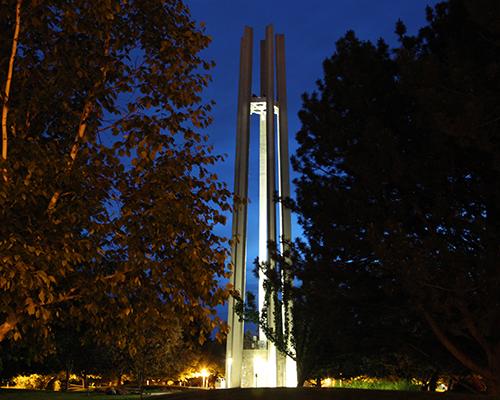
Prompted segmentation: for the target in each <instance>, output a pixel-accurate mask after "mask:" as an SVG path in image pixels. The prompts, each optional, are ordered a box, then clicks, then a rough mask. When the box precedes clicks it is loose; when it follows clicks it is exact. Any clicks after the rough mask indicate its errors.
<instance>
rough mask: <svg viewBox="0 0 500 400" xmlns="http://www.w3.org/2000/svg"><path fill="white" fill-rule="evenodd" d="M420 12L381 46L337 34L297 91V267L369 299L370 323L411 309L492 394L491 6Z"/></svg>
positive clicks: (498, 161)
mask: <svg viewBox="0 0 500 400" xmlns="http://www.w3.org/2000/svg"><path fill="white" fill-rule="evenodd" d="M427 20H428V24H427V26H425V27H424V28H422V29H421V30H420V32H419V34H418V35H416V36H409V35H407V34H406V29H405V27H404V24H403V23H402V22H399V23H398V24H397V27H396V32H397V34H398V36H399V38H400V45H399V46H398V47H397V48H396V49H394V51H390V50H389V48H388V46H387V45H386V44H385V43H384V42H383V41H382V40H380V41H379V42H378V43H377V44H373V43H371V42H364V41H361V40H359V39H357V38H356V36H355V35H354V33H352V32H349V33H347V35H346V36H345V37H344V38H342V39H341V40H339V41H338V43H337V49H336V52H335V53H334V54H333V56H332V57H330V58H329V59H327V60H325V62H324V77H323V79H322V80H320V81H318V89H317V91H316V92H314V93H312V94H309V95H307V94H306V95H304V104H303V109H302V111H301V112H300V118H301V121H302V128H301V130H300V132H299V133H298V134H297V140H298V142H299V145H300V147H299V149H298V151H297V154H296V156H295V159H294V162H293V164H294V168H295V169H296V170H297V171H298V172H299V173H300V178H299V179H298V180H297V181H296V184H297V208H298V211H299V213H300V222H301V224H302V226H303V227H304V231H305V236H306V238H307V244H308V246H307V247H306V253H307V256H306V258H307V259H308V260H309V261H308V266H309V267H312V268H313V269H312V270H311V271H305V272H304V274H315V273H316V272H315V271H316V270H318V272H317V275H316V276H315V277H313V278H307V279H312V281H313V282H319V283H322V281H324V276H325V275H324V272H323V270H325V271H327V272H326V276H331V277H332V279H333V281H332V282H331V283H330V285H329V287H330V290H331V291H332V292H333V293H332V295H331V296H327V299H325V301H328V302H329V304H331V305H332V307H337V304H338V303H336V302H337V299H338V297H339V296H341V297H343V298H346V299H349V298H350V297H353V298H354V300H355V302H354V303H353V302H352V301H351V300H349V301H348V302H347V304H346V306H345V307H348V306H349V304H351V305H352V304H358V305H360V306H361V307H362V309H365V310H368V309H370V308H372V312H373V313H374V314H373V316H374V317H375V316H376V318H380V321H384V320H385V321H386V322H387V324H385V325H384V324H382V326H385V328H384V330H383V331H382V333H388V332H390V330H391V326H392V327H396V331H398V332H399V328H400V327H404V318H405V316H408V317H409V318H410V320H411V319H412V318H413V317H412V316H413V315H419V316H420V317H421V321H424V322H425V325H422V326H423V327H425V328H426V330H427V331H429V332H430V331H432V332H433V334H434V335H435V337H436V338H437V339H438V340H439V342H440V343H441V345H442V346H443V347H444V348H446V349H447V351H448V352H449V354H451V355H452V356H453V357H454V358H455V359H456V360H458V361H459V362H460V363H461V364H462V365H463V366H464V367H466V368H467V369H469V370H470V371H471V372H473V373H475V374H479V375H481V376H482V377H483V378H484V380H485V381H486V382H487V385H488V389H489V391H491V392H492V393H499V392H500V375H499V371H500V336H499V331H498V329H497V327H498V323H499V322H500V303H499V302H500V298H499V296H498V287H499V286H498V284H499V282H500V273H499V268H498V259H499V258H500V247H499V245H498V238H499V237H500V215H499V205H500V186H499V185H498V182H499V181H500V179H499V178H500V147H499V143H500V142H499V140H498V138H499V134H498V132H499V128H500V125H499V124H500V118H499V115H500V106H499V104H500V102H499V95H498V93H500V91H499V89H500V79H499V78H498V77H499V72H500V71H499V68H500V67H499V66H500V51H499V49H500V28H499V27H500V24H499V22H500V6H499V4H498V2H495V1H486V0H485V1H480V2H476V1H469V0H450V1H449V2H444V3H440V4H438V5H436V7H435V8H434V9H432V8H428V9H427ZM304 285H310V283H307V281H305V280H304ZM365 285H366V286H365ZM315 290H317V291H318V293H321V292H323V293H324V291H325V290H327V289H326V287H323V288H321V289H315ZM343 292H349V293H350V294H347V295H346V296H347V297H345V296H344V295H343V294H342V293H343ZM306 293H307V292H306ZM377 293H380V296H382V297H381V298H380V297H379V295H377ZM371 296H374V297H379V299H378V300H377V298H375V299H373V298H371ZM384 296H385V298H384ZM398 299H400V300H398ZM379 300H380V302H379ZM395 300H396V302H395V303H394V304H390V303H388V302H390V301H395ZM315 304H317V303H315ZM341 304H342V302H340V305H339V307H342V306H341ZM384 304H385V305H386V306H387V305H389V306H390V307H382V306H383V305H384ZM375 305H377V306H376V307H375ZM379 305H380V306H379ZM391 308H392V309H393V310H392V311H391ZM345 312H346V313H348V314H349V313H351V315H350V316H348V317H349V318H348V320H351V321H352V320H353V319H355V317H354V316H356V315H363V314H362V313H359V312H358V311H356V310H352V311H347V310H345ZM364 315H365V316H366V315H368V314H364ZM394 319H395V320H394ZM391 320H393V321H392V322H391ZM336 321H337V323H339V324H340V323H341V322H340V321H341V319H340V318H339V319H336ZM417 321H418V320H415V323H417ZM362 324H363V320H361V321H360V327H361V326H362ZM419 324H420V322H419ZM379 326H380V325H379ZM334 328H335V327H334ZM359 332H361V330H359V331H358V334H357V337H359ZM368 332H370V334H371V333H372V332H373V331H372V330H368Z"/></svg>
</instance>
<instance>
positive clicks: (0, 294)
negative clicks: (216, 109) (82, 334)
mask: <svg viewBox="0 0 500 400" xmlns="http://www.w3.org/2000/svg"><path fill="white" fill-rule="evenodd" d="M0 13H1V15H2V21H1V22H0V29H1V34H0V53H1V54H6V55H9V57H2V58H1V59H0V87H1V88H2V98H1V102H0V103H1V104H0V106H1V107H2V138H3V142H2V159H1V161H0V172H1V178H2V179H1V184H0V221H1V224H0V255H1V256H0V341H3V340H5V339H20V338H21V337H23V336H25V335H27V334H28V332H29V331H30V330H35V331H38V332H40V333H42V334H43V335H45V336H47V335H49V334H50V332H51V329H52V328H51V327H52V325H53V322H58V321H61V320H63V319H64V318H68V319H72V318H74V319H76V320H81V321H85V323H87V324H88V325H89V330H91V331H92V332H93V334H94V335H95V336H96V337H97V338H99V339H101V340H102V341H103V342H104V343H110V342H115V341H118V342H120V345H121V346H123V347H124V346H125V345H126V343H125V342H127V341H128V344H127V345H128V346H132V347H136V350H139V349H140V348H142V346H144V345H146V344H147V341H148V339H147V338H146V337H144V335H143V336H141V337H140V338H139V339H138V340H139V341H136V340H135V339H134V341H132V340H130V339H128V338H127V336H126V335H125V332H126V330H121V329H120V327H122V326H127V327H129V328H130V329H134V330H135V332H137V335H140V334H141V329H140V327H141V326H142V324H143V321H144V320H146V319H147V320H148V321H151V324H156V327H157V329H159V330H162V331H165V332H170V333H172V334H173V333H174V332H177V330H178V329H181V331H182V333H183V334H184V335H186V337H190V336H191V335H198V337H197V339H198V338H199V340H200V342H203V339H204V336H205V335H206V334H207V333H208V332H211V331H212V330H213V329H214V328H215V327H221V329H223V330H224V329H225V328H224V325H223V323H222V322H221V321H220V320H219V319H218V318H217V317H216V315H215V307H216V306H217V305H218V304H221V303H222V302H223V301H224V300H225V299H226V298H227V292H226V290H225V289H223V288H219V287H218V281H217V277H219V276H223V275H224V274H225V273H226V272H225V269H224V261H225V256H226V250H225V239H223V238H221V237H219V236H217V235H215V234H214V233H213V231H212V228H213V227H214V226H215V225H216V224H219V223H223V222H224V217H223V215H222V210H225V209H227V207H228V205H227V199H228V192H227V190H226V188H225V186H224V185H223V184H222V183H220V182H218V180H217V177H216V176H215V175H214V174H213V173H211V172H210V166H211V165H213V164H214V163H216V162H217V161H219V160H220V157H219V156H217V155H214V154H213V153H212V149H211V147H210V146H208V145H207V138H206V137H203V136H202V135H201V134H200V133H199V132H198V131H199V130H201V129H203V128H205V127H206V126H207V125H208V124H209V123H210V119H211V117H210V115H209V112H210V104H203V103H202V102H201V98H200V92H201V91H202V89H203V88H204V87H205V85H206V84H207V82H208V80H209V76H208V75H207V70H208V69H210V67H211V63H210V62H207V61H205V60H203V59H202V58H201V57H200V55H199V52H200V51H201V50H202V49H204V48H205V47H206V46H207V45H208V43H209V41H210V40H209V38H208V37H207V36H206V35H205V34H204V32H203V29H201V28H200V27H198V26H197V25H196V24H195V22H193V20H192V19H191V17H190V14H189V11H188V9H187V8H186V6H185V5H184V4H183V3H182V2H181V1H179V0H153V1H151V0H132V1H118V0H106V1H100V2H88V1H85V0H68V1H38V0H24V1H23V0H15V1H14V0H3V1H1V2H0ZM105 333H107V334H106V335H105Z"/></svg>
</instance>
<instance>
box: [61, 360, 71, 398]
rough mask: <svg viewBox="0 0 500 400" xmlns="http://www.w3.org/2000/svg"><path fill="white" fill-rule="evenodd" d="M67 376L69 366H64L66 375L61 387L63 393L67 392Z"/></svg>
mask: <svg viewBox="0 0 500 400" xmlns="http://www.w3.org/2000/svg"><path fill="white" fill-rule="evenodd" d="M69 374H70V370H69V366H68V365H66V374H65V377H64V385H63V386H62V387H61V389H62V391H63V392H67V391H68V389H69Z"/></svg>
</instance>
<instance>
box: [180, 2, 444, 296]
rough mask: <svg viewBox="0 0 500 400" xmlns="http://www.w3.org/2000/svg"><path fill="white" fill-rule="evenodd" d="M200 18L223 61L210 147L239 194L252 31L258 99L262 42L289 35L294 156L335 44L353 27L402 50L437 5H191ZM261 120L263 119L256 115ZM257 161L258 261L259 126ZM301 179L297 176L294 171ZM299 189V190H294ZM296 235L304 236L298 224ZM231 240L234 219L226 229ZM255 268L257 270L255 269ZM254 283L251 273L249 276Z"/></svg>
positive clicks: (253, 179)
mask: <svg viewBox="0 0 500 400" xmlns="http://www.w3.org/2000/svg"><path fill="white" fill-rule="evenodd" d="M186 3H187V5H188V6H189V7H190V9H191V13H192V16H193V18H194V19H195V20H196V21H198V22H202V21H203V22H204V23H205V24H206V32H207V33H208V34H209V35H210V36H211V37H212V38H213V41H212V44H211V45H210V47H209V48H208V49H207V50H206V51H205V52H204V56H205V57H206V58H208V59H212V60H214V61H215V62H216V67H215V69H214V70H213V71H212V77H213V82H212V83H211V84H210V86H209V88H208V89H207V90H206V91H205V98H206V99H213V100H215V101H216V106H215V109H214V113H213V116H214V123H213V124H212V125H211V127H210V128H209V129H208V132H207V133H208V134H209V136H210V138H211V139H210V142H211V143H212V144H213V145H214V147H215V151H216V152H217V153H219V154H226V155H227V156H226V160H225V162H224V163H222V164H220V165H218V166H217V168H216V172H217V173H218V175H219V177H220V178H221V179H223V180H224V181H225V182H227V183H228V185H229V188H230V189H231V190H232V189H233V169H234V151H235V129H236V100H237V89H238V71H239V69H238V66H239V43H240V38H241V35H242V33H243V28H244V26H245V25H248V26H251V27H253V28H254V75H253V87H254V90H253V92H254V93H258V89H257V88H258V79H259V78H258V70H257V65H258V64H257V63H258V53H257V47H256V45H257V44H258V41H259V40H260V39H262V38H263V37H264V29H265V26H266V25H268V24H270V23H271V24H273V26H274V30H275V32H277V33H284V34H285V46H286V64H287V65H286V67H287V86H288V88H287V89H288V107H289V109H288V112H289V115H288V119H289V135H290V152H291V154H293V153H294V152H295V149H296V148H297V145H296V142H295V134H296V132H297V131H298V130H299V128H300V122H299V119H298V117H297V113H298V111H299V109H300V107H301V95H302V93H304V92H311V91H312V90H314V89H315V82H316V80H317V79H319V78H321V77H322V62H323V60H324V59H325V58H326V57H329V56H331V55H332V53H333V52H334V50H335V42H336V41H337V40H338V39H339V38H340V37H341V36H343V35H344V34H345V33H346V31H347V30H349V29H352V30H354V31H355V32H356V35H357V36H358V37H359V38H361V39H363V40H371V41H376V40H377V39H378V38H380V37H382V38H384V39H385V40H386V42H388V43H389V44H390V45H392V46H394V45H396V36H395V34H394V27H395V23H396V21H397V20H398V19H401V20H402V21H403V22H404V23H405V24H406V26H407V28H408V32H409V33H416V32H417V31H418V29H419V28H420V27H421V26H423V25H424V24H425V7H426V5H433V4H435V3H437V1H436V0H432V1H431V0H308V1H298V0H288V1H285V0H267V1H265V0H252V1H243V0H186ZM254 118H257V117H254ZM253 128H254V129H253V131H252V136H251V139H250V140H251V148H250V152H251V157H250V191H249V195H250V202H251V203H250V206H249V242H248V260H249V263H250V264H251V263H252V260H253V259H254V258H255V257H256V256H257V232H258V218H257V212H258V210H257V204H258V197H257V196H258V163H257V147H256V146H257V142H258V131H257V127H256V122H255V125H254V126H253ZM292 177H293V173H292ZM292 190H293V187H292ZM293 229H294V232H293V233H292V234H293V236H295V237H296V236H297V235H300V228H299V227H298V226H297V225H296V224H294V226H293ZM220 232H221V233H222V234H224V235H226V236H229V235H230V232H231V219H230V218H229V219H228V224H227V225H226V227H224V228H222V229H221V231H220ZM250 268H251V266H250ZM249 278H250V274H249ZM255 288H256V284H255V280H254V279H251V278H250V279H249V280H248V281H247V290H251V291H254V292H255Z"/></svg>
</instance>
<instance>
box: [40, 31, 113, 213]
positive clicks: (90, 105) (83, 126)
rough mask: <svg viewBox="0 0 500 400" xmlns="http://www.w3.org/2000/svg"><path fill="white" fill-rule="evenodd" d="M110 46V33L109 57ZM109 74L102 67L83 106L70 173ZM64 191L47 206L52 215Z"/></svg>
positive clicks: (107, 46) (53, 196)
mask: <svg viewBox="0 0 500 400" xmlns="http://www.w3.org/2000/svg"><path fill="white" fill-rule="evenodd" d="M109 46H110V34H109V32H108V35H107V37H106V41H105V45H104V55H105V56H107V55H108V54H109ZM107 73H108V65H105V66H103V67H102V75H103V76H102V79H101V80H100V81H98V82H96V83H95V84H94V87H93V88H92V90H91V91H90V93H89V95H88V97H87V100H86V101H85V104H84V105H83V110H82V113H81V115H80V122H79V124H78V130H77V133H76V136H75V140H74V141H73V145H72V146H71V151H70V154H69V157H70V158H69V160H68V164H67V167H66V168H67V172H68V173H69V172H70V171H71V170H72V169H73V165H74V164H75V160H76V156H77V154H78V150H79V149H80V142H81V141H82V139H83V138H84V136H85V133H86V131H87V121H88V119H89V117H90V115H91V113H92V111H93V109H94V102H95V99H94V95H95V93H96V91H97V89H98V88H99V86H101V85H102V84H104V83H105V82H106V75H107ZM61 193H62V190H61V189H59V190H56V191H55V192H54V194H53V195H52V197H51V198H50V201H49V205H48V206H47V213H48V214H49V215H51V214H52V213H53V212H54V210H55V208H56V205H57V201H58V200H59V198H60V197H61Z"/></svg>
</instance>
